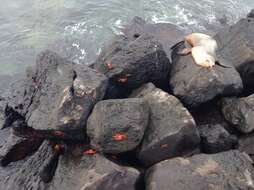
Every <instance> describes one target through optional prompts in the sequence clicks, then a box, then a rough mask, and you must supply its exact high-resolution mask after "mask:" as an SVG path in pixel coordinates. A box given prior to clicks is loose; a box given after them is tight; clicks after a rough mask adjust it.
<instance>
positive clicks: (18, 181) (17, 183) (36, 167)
mask: <svg viewBox="0 0 254 190" xmlns="http://www.w3.org/2000/svg"><path fill="white" fill-rule="evenodd" d="M51 154H52V150H51V147H50V145H49V143H48V142H44V143H43V145H42V146H41V147H40V149H39V150H38V151H37V152H36V153H35V154H34V155H32V156H31V157H28V158H27V159H25V160H22V161H19V162H15V163H13V164H11V165H9V166H8V167H4V168H2V167H0V179H1V180H0V190H28V189H29V190H30V189H31V190H46V189H47V184H45V183H44V182H42V180H41V178H40V176H39V172H40V170H41V166H42V165H44V164H45V163H46V162H47V161H48V160H49V158H50V156H51Z"/></svg>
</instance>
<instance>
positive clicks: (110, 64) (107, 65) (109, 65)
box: [106, 61, 113, 70]
mask: <svg viewBox="0 0 254 190" xmlns="http://www.w3.org/2000/svg"><path fill="white" fill-rule="evenodd" d="M106 67H107V68H108V70H112V69H113V65H112V63H111V62H110V61H108V62H107V63H106Z"/></svg>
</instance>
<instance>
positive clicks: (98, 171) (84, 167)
mask: <svg viewBox="0 0 254 190" xmlns="http://www.w3.org/2000/svg"><path fill="white" fill-rule="evenodd" d="M138 179H139V172H138V171H137V170H136V169H134V168H130V167H120V166H118V165H116V164H114V163H113V162H110V161H109V160H107V159H106V158H104V157H102V156H100V155H94V156H89V157H81V158H77V157H76V158H75V157H72V156H70V155H68V156H64V157H62V158H61V159H60V161H59V166H58V169H57V171H56V175H55V177H54V180H53V181H52V184H51V185H50V188H49V189H50V190H55V189H62V190H69V189H75V190H76V189H77V190H78V189H82V190H108V189H112V190H122V189H124V190H125V189H126V190H135V186H136V183H137V182H138Z"/></svg>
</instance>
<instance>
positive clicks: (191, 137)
mask: <svg viewBox="0 0 254 190" xmlns="http://www.w3.org/2000/svg"><path fill="white" fill-rule="evenodd" d="M130 97H137V98H143V99H144V100H145V101H147V102H148V104H149V107H150V118H149V125H148V127H147V130H146V133H145V137H144V140H143V142H142V145H141V148H140V150H139V151H138V158H139V159H140V161H141V162H142V163H143V164H144V165H146V166H149V165H152V164H155V163H157V162H159V161H161V160H164V159H167V158H170V157H176V156H182V155H188V154H190V153H193V152H194V151H195V150H196V149H197V148H198V146H199V141H200V138H199V134H198V131H197V128H196V124H195V121H194V119H193V118H192V116H191V114H190V113H189V112H188V110H187V109H186V108H184V107H183V105H182V104H181V102H180V101H179V100H178V99H177V98H175V97H174V96H172V95H169V94H168V93H166V92H164V91H162V90H160V89H158V88H156V87H155V86H154V85H153V84H152V83H148V84H145V85H143V86H141V87H140V88H139V89H137V90H135V91H134V92H133V93H132V94H131V96H130Z"/></svg>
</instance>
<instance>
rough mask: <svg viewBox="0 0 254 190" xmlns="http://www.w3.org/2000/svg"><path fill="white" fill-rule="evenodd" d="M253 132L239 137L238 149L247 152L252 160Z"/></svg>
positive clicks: (253, 155)
mask: <svg viewBox="0 0 254 190" xmlns="http://www.w3.org/2000/svg"><path fill="white" fill-rule="evenodd" d="M253 144H254V133H251V134H247V135H242V136H240V137H239V147H238V149H239V151H241V152H245V153H247V154H248V155H249V156H250V157H251V159H252V160H253V161H254V146H253Z"/></svg>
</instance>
